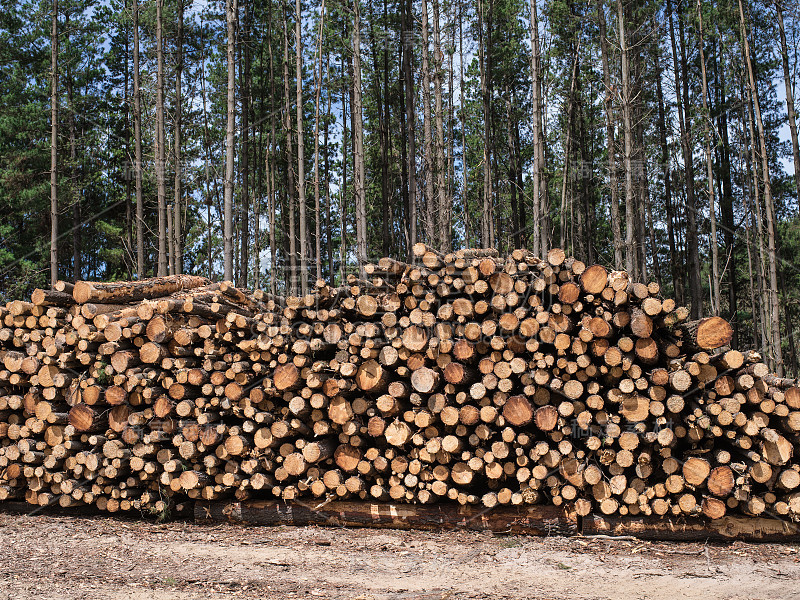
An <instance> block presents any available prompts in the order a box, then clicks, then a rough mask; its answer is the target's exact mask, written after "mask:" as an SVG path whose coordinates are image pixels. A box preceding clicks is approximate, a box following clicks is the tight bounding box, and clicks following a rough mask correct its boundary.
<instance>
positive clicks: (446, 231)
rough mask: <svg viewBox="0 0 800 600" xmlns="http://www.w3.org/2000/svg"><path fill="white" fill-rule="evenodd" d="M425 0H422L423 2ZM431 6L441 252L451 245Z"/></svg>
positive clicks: (438, 49)
mask: <svg viewBox="0 0 800 600" xmlns="http://www.w3.org/2000/svg"><path fill="white" fill-rule="evenodd" d="M424 3H425V0H423V4H424ZM432 6H433V68H434V72H433V95H434V103H435V107H434V110H435V120H436V163H435V164H436V168H435V171H436V185H437V188H438V189H437V190H436V192H437V198H438V200H437V203H436V204H437V210H436V212H437V214H438V216H439V222H438V233H437V236H436V237H437V238H438V242H439V243H438V247H439V250H440V251H442V252H449V251H450V249H451V246H452V243H451V240H450V238H451V236H450V227H451V220H452V219H451V216H450V206H451V204H450V200H449V198H448V197H447V163H446V162H445V151H444V106H443V103H442V71H443V69H444V67H443V66H442V59H443V58H444V53H443V52H442V44H441V39H440V32H439V0H432ZM426 47H427V46H426Z"/></svg>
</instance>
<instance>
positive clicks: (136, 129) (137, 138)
mask: <svg viewBox="0 0 800 600" xmlns="http://www.w3.org/2000/svg"><path fill="white" fill-rule="evenodd" d="M132 13H133V143H134V147H135V149H134V152H135V164H134V166H133V174H134V177H135V178H136V277H137V278H138V279H143V278H144V199H143V198H142V104H141V103H142V94H141V92H140V90H139V0H133V8H132Z"/></svg>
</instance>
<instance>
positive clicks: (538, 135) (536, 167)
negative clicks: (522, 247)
mask: <svg viewBox="0 0 800 600" xmlns="http://www.w3.org/2000/svg"><path fill="white" fill-rule="evenodd" d="M536 3H537V0H531V87H532V92H531V98H532V111H533V248H534V252H539V249H540V247H542V246H543V244H542V200H541V196H542V190H541V187H542V170H543V169H544V165H543V164H542V160H541V158H542V156H543V154H542V152H541V144H542V86H541V83H540V81H539V79H540V71H539V70H540V67H541V65H540V64H539V61H540V49H539V17H538V8H537V6H536Z"/></svg>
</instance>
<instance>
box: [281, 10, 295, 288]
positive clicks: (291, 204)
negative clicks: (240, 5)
mask: <svg viewBox="0 0 800 600" xmlns="http://www.w3.org/2000/svg"><path fill="white" fill-rule="evenodd" d="M282 7H283V10H282V24H283V102H284V108H283V128H284V133H285V135H286V142H285V143H286V171H287V179H288V184H289V190H288V195H287V203H288V208H289V210H288V211H287V212H288V217H289V222H288V224H287V228H286V229H285V233H284V235H287V234H288V236H289V293H290V294H292V295H297V275H298V273H297V236H296V223H295V198H296V194H295V192H296V188H295V179H294V176H295V171H294V149H293V146H292V106H291V104H292V103H291V95H290V92H289V33H288V27H289V26H288V17H287V16H286V11H287V7H286V3H285V2H284V3H283V4H282ZM281 218H285V217H284V216H283V211H281Z"/></svg>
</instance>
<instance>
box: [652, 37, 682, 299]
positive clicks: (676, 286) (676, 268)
mask: <svg viewBox="0 0 800 600" xmlns="http://www.w3.org/2000/svg"><path fill="white" fill-rule="evenodd" d="M660 55H661V51H660V48H659V49H658V51H657V55H656V94H657V100H658V135H659V138H660V140H661V169H662V176H663V177H664V206H665V208H666V213H667V214H666V216H667V240H668V242H669V266H670V275H671V277H672V286H673V290H674V293H675V300H676V302H677V303H678V304H680V305H682V304H683V277H682V276H681V274H680V265H679V264H678V263H679V261H678V253H677V249H676V245H675V229H674V222H675V215H674V209H673V206H672V178H671V173H670V154H669V145H668V144H667V120H666V111H665V109H664V91H663V89H662V87H661V78H662V68H661V56H660Z"/></svg>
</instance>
